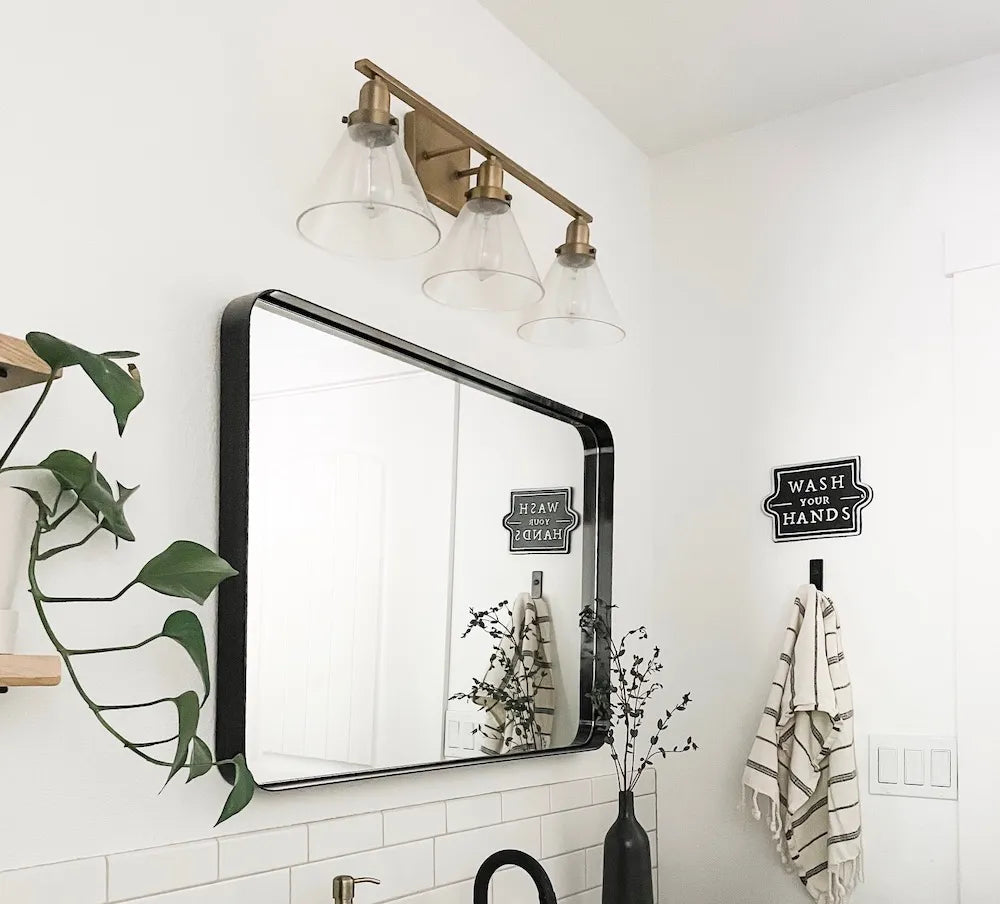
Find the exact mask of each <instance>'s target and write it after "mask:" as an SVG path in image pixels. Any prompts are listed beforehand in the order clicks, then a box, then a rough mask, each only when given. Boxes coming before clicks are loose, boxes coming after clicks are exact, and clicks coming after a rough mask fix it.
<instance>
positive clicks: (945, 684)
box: [654, 57, 1000, 904]
mask: <svg viewBox="0 0 1000 904" xmlns="http://www.w3.org/2000/svg"><path fill="white" fill-rule="evenodd" d="M998 95H1000V58H998V57H991V58H987V59H983V60H980V61H977V62H974V63H971V64H968V65H964V66H961V67H957V68H954V69H950V70H946V71H943V72H940V73H937V74H933V75H929V76H926V77H923V78H919V79H915V80H911V81H907V82H903V83H900V84H897V85H894V86H891V87H888V88H885V89H883V90H880V91H876V92H872V93H868V94H863V95H859V96H857V97H853V98H850V99H848V100H845V101H842V102H839V103H836V104H833V105H831V106H827V107H823V108H821V109H816V110H813V111H810V112H806V113H803V114H801V115H797V116H793V117H790V118H788V119H784V120H781V121H778V122H774V123H771V124H768V125H765V126H762V127H759V128H755V129H753V130H750V131H746V132H741V133H739V134H735V135H731V136H729V137H726V138H722V139H720V140H717V141H713V142H711V143H709V144H705V145H701V146H699V147H695V148H691V149H689V150H685V151H681V152H678V153H675V154H672V155H670V156H667V157H664V158H661V159H659V160H657V161H656V162H655V200H654V211H655V216H654V221H655V224H656V247H657V257H658V262H659V264H660V266H659V279H660V282H659V284H658V286H659V291H658V297H659V299H660V301H661V305H660V307H659V308H658V320H657V337H658V341H659V342H660V344H661V351H660V354H661V357H662V360H663V361H664V362H665V365H664V367H663V368H661V369H660V370H659V372H658V376H657V381H656V384H655V391H656V394H657V399H658V402H657V405H658V409H659V411H661V412H662V413H663V417H662V418H661V419H660V421H659V422H658V432H657V437H656V446H657V449H658V450H659V453H660V455H661V456H662V458H661V460H660V464H661V465H662V466H663V469H664V470H663V474H664V477H663V478H662V479H661V480H660V481H658V484H657V493H658V495H657V501H658V505H659V507H660V508H661V509H665V510H672V511H674V512H680V513H683V518H666V519H663V520H662V521H660V522H659V527H660V530H659V531H658V535H657V542H656V546H657V550H658V563H659V566H660V567H659V570H658V572H657V581H656V586H657V587H658V588H661V589H660V591H659V592H658V594H657V596H658V599H659V600H660V601H661V604H662V606H663V611H664V618H665V622H666V624H665V625H663V626H662V627H663V631H664V633H665V634H666V635H667V636H668V637H674V638H677V640H676V642H673V643H669V642H668V644H667V652H668V654H669V656H670V658H671V659H672V661H673V663H674V664H675V668H676V670H677V671H678V672H679V673H681V674H683V675H684V676H685V680H686V682H687V683H688V684H689V685H690V686H691V688H692V690H693V692H694V697H695V701H696V702H695V706H694V708H693V709H692V711H691V714H690V723H691V725H692V731H693V732H694V733H695V734H696V736H697V740H698V741H699V742H700V744H701V746H702V750H701V752H700V753H699V755H698V756H696V757H684V758H682V759H680V760H678V761H676V762H673V763H671V764H670V767H669V768H664V769H661V770H660V773H659V775H660V789H661V796H660V800H661V811H660V816H661V831H660V862H661V872H662V874H663V882H662V883H661V891H662V894H663V897H664V898H665V899H667V900H678V901H698V902H704V904H722V902H728V901H737V900H738V901H741V902H745V904H778V902H793V901H798V900H800V899H801V896H802V893H801V889H800V888H799V887H798V883H797V882H795V881H794V880H792V879H790V878H789V877H787V876H785V875H784V874H783V872H782V870H781V868H780V866H779V864H778V863H777V860H776V855H775V853H774V851H773V845H772V843H771V841H770V839H769V836H768V833H767V831H766V830H765V829H764V828H763V827H762V826H756V825H752V824H748V822H749V820H748V819H747V818H746V817H744V816H742V815H740V814H738V813H737V811H736V801H737V797H738V789H739V783H740V774H741V771H742V764H743V761H744V758H745V756H746V752H747V749H748V746H749V742H750V740H751V739H752V737H753V733H754V729H755V728H756V726H757V722H758V720H759V718H760V711H761V708H762V706H763V701H764V698H765V696H766V691H767V688H768V683H769V682H770V680H771V676H772V672H773V669H774V666H775V661H776V656H777V649H778V645H779V641H780V638H781V636H782V631H783V626H784V625H785V623H786V619H787V617H788V614H789V608H790V600H791V594H792V593H793V592H794V590H795V588H796V586H797V585H798V584H800V583H803V582H805V581H807V580H808V560H809V558H811V557H822V558H824V559H825V560H826V588H827V590H828V591H829V592H830V594H831V595H832V596H833V597H834V599H835V600H836V601H837V603H838V604H839V611H840V614H841V620H842V622H843V626H844V639H845V645H846V651H847V655H848V660H849V664H850V668H851V672H852V678H853V680H854V684H855V702H856V714H857V715H856V725H857V731H858V752H859V760H860V761H859V773H860V778H861V783H862V787H863V789H866V788H867V780H868V779H867V773H868V770H867V742H868V735H869V734H871V733H880V734H881V733H899V734H922V735H953V734H954V733H955V730H956V727H955V726H956V682H955V669H956V656H955V638H956V629H955V593H954V582H955V566H954V559H955V544H954V521H953V518H954V515H953V508H954V485H953V465H954V459H955V450H954V448H953V442H954V436H953V430H952V418H953V407H954V406H953V395H952V394H953V377H952V368H953V355H952V294H951V289H952V282H951V280H949V279H948V278H947V276H946V270H947V269H948V268H947V267H946V264H945V249H946V245H949V244H951V245H954V243H955V241H956V240H957V239H958V237H960V236H965V237H966V238H964V239H962V240H963V241H966V242H968V238H967V236H969V235H972V236H976V235H977V227H978V226H979V225H980V224H984V223H990V222H993V221H995V218H996V211H997V210H998V209H1000V205H998V200H1000V198H998V194H1000V183H998V181H997V179H996V161H997V159H1000V118H998V117H997V115H996V110H997V104H996V99H997V97H998ZM992 234H993V235H995V234H996V232H995V230H994V231H993V233H992ZM978 235H979V236H980V239H981V237H982V235H983V233H982V231H981V230H980V231H979V233H978ZM998 259H1000V256H994V257H993V258H992V260H990V261H985V262H992V263H996V262H997V260H998ZM970 266H971V264H970ZM993 397H994V398H995V397H996V396H995V392H994V395H993ZM853 454H859V455H860V456H861V461H862V475H863V478H864V479H865V480H866V482H868V483H869V484H870V485H871V486H872V487H873V489H874V501H873V502H872V503H871V505H870V506H869V507H868V508H867V509H866V510H865V514H864V533H863V534H862V536H861V537H860V538H849V539H833V540H828V541H810V542H803V543H789V544H779V545H776V544H774V543H773V542H772V541H771V539H770V521H769V519H768V518H767V517H765V516H764V515H763V514H762V513H761V511H760V501H761V499H762V498H763V497H764V496H766V495H767V493H768V488H769V479H770V474H769V471H770V469H771V468H772V467H775V466H778V465H784V464H793V463H796V462H801V461H810V460H816V459H822V458H829V457H835V456H842V455H853ZM984 476H985V475H984ZM980 605H984V606H992V605H993V603H992V601H989V602H983V603H981V604H980ZM983 734H985V736H986V738H985V741H986V742H987V743H990V744H992V743H993V742H995V731H994V732H992V736H993V737H992V741H990V739H989V736H990V732H989V730H986V731H984V732H983V733H981V735H980V737H979V738H978V740H979V742H980V743H983V742H984V738H983V737H982V735H983ZM961 742H962V738H960V744H961ZM976 753H977V755H978V756H979V758H980V759H982V758H983V756H984V755H985V754H986V751H985V750H977V751H976ZM961 770H962V757H961V755H960V758H959V772H960V776H961ZM979 775H981V773H979ZM960 781H961V778H960ZM980 781H982V778H980ZM983 787H985V786H977V785H976V784H975V783H974V782H970V783H962V784H961V793H962V795H963V796H965V797H967V798H969V799H971V797H975V796H976V795H977V793H979V792H980V791H981V790H982V789H983ZM862 808H863V816H864V824H865V837H866V840H865V845H866V868H867V877H868V881H867V884H866V885H865V886H864V887H863V888H862V890H861V891H859V892H858V894H857V895H856V896H855V900H856V901H857V902H858V904H867V902H881V901H890V900H892V901H897V900H898V901H903V900H905V901H907V902H909V904H952V902H956V901H957V900H958V876H959V851H958V839H957V814H958V808H959V805H957V804H956V803H954V802H948V801H921V800H909V799H900V798H891V797H871V796H868V795H867V793H866V790H864V791H863V796H862ZM979 828H980V831H983V829H982V826H981V825H980V827H979ZM969 868H971V867H968V866H967V865H966V863H965V860H964V857H963V869H969ZM963 878H966V877H965V876H963ZM986 878H987V877H986V876H984V875H981V876H980V880H984V879H986ZM978 887H980V888H989V889H990V893H989V894H987V895H986V896H979V897H976V896H975V895H972V896H970V897H968V898H965V897H963V901H965V902H970V901H971V902H974V904H978V902H980V901H982V902H986V901H989V900H992V899H993V898H992V897H991V896H990V895H993V896H995V891H994V890H995V884H994V883H991V882H986V881H980V882H979V885H978Z"/></svg>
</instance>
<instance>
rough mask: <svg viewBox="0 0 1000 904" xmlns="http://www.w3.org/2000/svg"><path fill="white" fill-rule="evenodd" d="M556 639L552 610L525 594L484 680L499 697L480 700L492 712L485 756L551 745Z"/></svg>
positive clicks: (484, 734)
mask: <svg viewBox="0 0 1000 904" xmlns="http://www.w3.org/2000/svg"><path fill="white" fill-rule="evenodd" d="M551 639H552V620H551V618H550V617H549V613H548V605H547V604H546V603H545V601H544V600H543V599H532V598H531V594H529V593H519V594H518V595H517V598H516V599H515V600H514V603H513V605H512V606H511V625H510V634H509V636H505V637H503V638H501V640H500V643H499V644H498V646H497V649H496V651H495V652H494V654H493V656H491V658H490V668H489V670H488V671H487V673H486V675H485V677H484V678H483V682H484V684H485V685H486V686H487V687H489V688H492V689H494V693H493V694H492V695H489V696H486V695H484V696H482V697H479V698H477V699H476V703H478V704H479V705H480V706H481V707H482V708H483V709H484V710H485V711H486V715H485V717H484V719H483V724H482V726H481V728H480V732H481V735H482V742H481V744H480V747H479V749H480V751H481V752H482V753H485V754H489V755H491V756H496V755H498V754H502V753H515V752H517V751H520V750H546V749H548V748H549V747H550V746H551V743H552V717H553V714H554V710H553V705H554V703H555V700H554V697H555V691H554V689H553V685H552V662H551V660H550V658H549V644H550V642H551ZM500 691H503V693H502V694H500V693H499V692H500Z"/></svg>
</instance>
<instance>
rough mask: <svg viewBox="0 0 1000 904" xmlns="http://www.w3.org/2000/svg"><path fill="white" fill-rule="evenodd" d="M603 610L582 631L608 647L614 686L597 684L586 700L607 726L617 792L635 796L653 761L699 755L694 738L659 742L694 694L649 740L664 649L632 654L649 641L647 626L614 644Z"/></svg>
mask: <svg viewBox="0 0 1000 904" xmlns="http://www.w3.org/2000/svg"><path fill="white" fill-rule="evenodd" d="M604 608H605V607H603V606H585V607H584V608H583V611H582V612H581V613H580V627H581V628H583V629H584V630H585V631H587V632H589V633H590V634H592V635H593V636H595V637H596V638H598V639H600V640H601V641H603V642H605V643H606V644H607V647H608V649H609V651H610V658H611V675H610V680H601V681H598V682H597V683H596V684H595V686H594V689H593V691H591V692H590V693H589V694H588V697H589V699H590V700H591V702H592V704H593V706H594V713H595V715H596V716H597V718H599V719H601V720H602V721H606V722H607V723H608V736H607V744H608V746H609V748H610V751H611V759H612V761H613V762H614V764H615V773H616V775H617V776H618V788H619V790H621V791H632V790H633V789H634V788H635V786H636V783H637V782H638V781H639V777H640V776H641V775H642V773H643V772H644V771H645V770H646V768H647V767H648V766H649V765H650V763H652V762H653V761H654V760H656V759H664V758H666V756H667V755H668V754H671V753H686V752H687V751H689V750H697V749H698V745H697V744H696V743H695V742H694V739H693V738H690V737H689V738H688V739H687V740H686V741H685V742H684V743H683V744H676V745H674V746H672V747H669V746H667V743H666V742H664V741H662V740H661V738H660V736H661V735H662V734H663V733H664V732H665V731H666V730H667V729H668V727H669V725H670V721H671V720H672V719H673V717H674V716H675V715H676V714H677V713H681V712H684V711H685V710H686V709H687V708H688V706H689V705H690V704H691V694H690V693H686V694H684V696H683V697H681V699H680V701H679V702H678V703H676V704H675V705H674V707H673V708H672V709H671V708H670V707H666V708H664V710H663V714H662V715H661V716H659V717H658V718H657V720H656V728H655V730H649V729H646V732H648V735H647V734H645V733H644V732H643V724H644V722H645V719H646V709H647V707H650V706H651V704H652V701H653V698H654V697H656V696H658V695H659V693H660V691H662V690H663V684H662V683H661V682H660V680H659V675H660V673H661V672H662V671H663V662H662V660H661V659H660V648H659V647H658V646H656V645H654V646H653V647H652V649H651V650H646V651H645V652H642V651H636V650H634V649H633V647H634V645H635V644H636V643H637V642H639V643H646V642H648V641H649V632H648V631H647V630H646V627H645V625H640V626H639V627H638V628H632V629H631V630H630V631H626V632H625V633H624V634H623V635H622V636H621V637H620V638H618V639H617V640H616V639H615V638H614V636H613V635H612V633H611V626H610V624H609V623H608V620H607V618H605V617H604V615H603V614H602V612H601V611H599V610H603V609H604ZM608 608H609V609H613V608H615V607H614V606H610V607H608ZM647 737H648V743H647V740H646V739H647ZM623 738H624V743H623V741H622V739H623Z"/></svg>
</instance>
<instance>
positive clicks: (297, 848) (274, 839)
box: [219, 826, 309, 879]
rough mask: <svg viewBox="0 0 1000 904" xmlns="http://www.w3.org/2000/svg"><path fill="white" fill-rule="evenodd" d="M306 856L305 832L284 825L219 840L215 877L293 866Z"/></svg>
mask: <svg viewBox="0 0 1000 904" xmlns="http://www.w3.org/2000/svg"><path fill="white" fill-rule="evenodd" d="M308 859H309V832H308V830H307V829H306V827H305V826H288V827H287V828H284V829H270V830H269V831H265V832H251V833H249V834H247V835H230V836H228V837H226V838H220V839H219V878H220V879H232V878H234V877H236V876H249V875H250V874H251V873H266V872H269V871H271V870H275V869H280V868H281V867H283V866H294V865H295V864H297V863H305V862H306V861H307V860H308Z"/></svg>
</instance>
